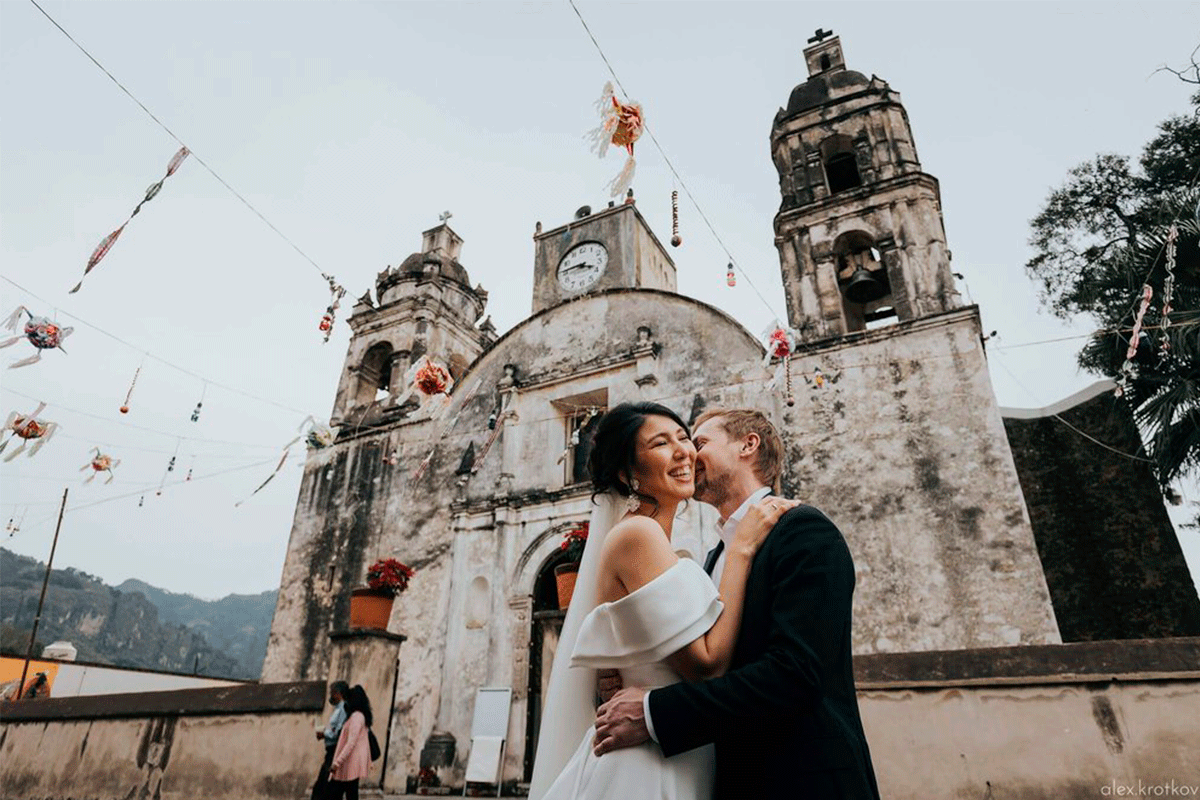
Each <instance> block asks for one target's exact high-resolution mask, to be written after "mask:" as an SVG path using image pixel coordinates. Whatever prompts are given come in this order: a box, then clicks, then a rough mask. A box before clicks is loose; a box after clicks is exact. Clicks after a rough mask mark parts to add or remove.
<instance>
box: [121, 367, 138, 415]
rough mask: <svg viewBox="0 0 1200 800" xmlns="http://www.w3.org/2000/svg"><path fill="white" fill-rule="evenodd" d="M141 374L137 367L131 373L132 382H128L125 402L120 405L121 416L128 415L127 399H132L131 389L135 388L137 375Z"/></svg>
mask: <svg viewBox="0 0 1200 800" xmlns="http://www.w3.org/2000/svg"><path fill="white" fill-rule="evenodd" d="M141 372H142V368H141V366H139V367H138V368H137V369H136V370H135V371H134V373H133V380H132V381H130V382H129V391H128V392H126V393H125V402H124V404H122V405H121V413H122V414H128V413H129V398H131V397H133V387H134V386H137V379H138V375H140V374H141Z"/></svg>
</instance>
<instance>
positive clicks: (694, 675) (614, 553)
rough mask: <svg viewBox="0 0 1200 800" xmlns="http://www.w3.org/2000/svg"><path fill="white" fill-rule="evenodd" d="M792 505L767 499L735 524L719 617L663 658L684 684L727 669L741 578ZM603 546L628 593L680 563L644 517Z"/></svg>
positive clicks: (619, 529) (653, 524) (736, 622)
mask: <svg viewBox="0 0 1200 800" xmlns="http://www.w3.org/2000/svg"><path fill="white" fill-rule="evenodd" d="M794 505H796V503H795V501H790V500H782V499H781V498H777V497H776V498H770V500H768V501H763V502H761V503H759V504H757V505H755V506H754V507H752V508H751V509H750V512H749V513H748V514H746V518H745V519H743V520H742V521H741V522H740V523H739V524H738V527H737V533H736V535H735V537H734V541H733V543H732V544H731V545H730V546H729V547H728V548H727V550H726V556H725V570H724V572H723V573H722V575H721V586H720V595H721V600H722V602H723V603H724V605H725V609H724V611H723V612H722V613H721V616H720V617H718V618H717V621H716V622H715V623H713V626H712V627H711V628H709V629H708V631H706V632H705V633H704V634H703V635H702V636H700V637H698V638H697V639H695V640H694V641H692V642H691V643H690V644H688V645H686V646H685V647H683V648H681V649H680V650H679V651H678V652H676V653H674V654H672V655H670V656H668V657H667V663H668V664H670V665H671V667H672V668H674V669H675V671H676V672H678V673H679V674H680V675H682V676H683V677H684V678H685V679H686V680H704V679H706V678H712V677H716V676H718V675H723V674H725V670H726V669H728V668H729V663H730V661H731V660H732V659H733V648H734V645H735V644H736V643H737V635H738V628H739V627H740V626H741V623H742V603H743V600H744V599H745V596H746V578H747V577H748V576H749V574H750V565H751V564H752V563H753V561H754V554H755V553H757V552H758V548H759V546H760V545H761V544H762V543H763V541H764V540H765V539H766V537H767V534H768V533H770V531H771V528H772V527H774V525H775V523H776V522H777V521H778V520H779V517H780V516H782V515H783V513H784V512H785V511H787V510H788V509H790V508H792V507H793V506H794ZM604 546H605V552H604V555H603V556H602V558H603V559H604V561H605V562H606V563H607V564H608V565H610V568H611V569H612V570H613V572H614V573H615V574H616V576H617V579H618V580H619V581H620V582H621V585H622V586H623V587H624V588H625V590H626V592H630V593H632V592H634V591H636V590H637V589H640V588H641V587H642V586H645V585H646V584H647V583H649V582H650V581H652V580H654V579H655V578H657V577H658V576H659V575H662V574H663V573H664V572H666V571H667V570H668V569H670V568H671V567H672V566H674V565H675V563H676V562H677V561H679V557H678V556H676V555H675V553H673V552H672V551H671V544H670V542H669V541H668V540H667V537H666V536H664V535H663V532H662V528H661V527H659V525H658V523H657V522H655V521H654V520H652V519H649V518H647V517H634V518H631V519H628V520H626V521H625V522H623V523H621V524H620V525H618V526H617V527H615V528H613V530H612V531H611V532H610V533H609V536H608V540H607V541H606V542H605V545H604Z"/></svg>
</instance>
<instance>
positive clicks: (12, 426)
mask: <svg viewBox="0 0 1200 800" xmlns="http://www.w3.org/2000/svg"><path fill="white" fill-rule="evenodd" d="M45 408H46V404H45V403H39V404H38V407H37V408H36V409H34V411H33V413H32V414H25V415H22V414H18V413H17V412H16V411H14V412H12V413H11V414H9V415H8V419H7V420H5V422H4V431H3V433H5V434H8V433H9V432H10V431H11V434H9V436H8V438H7V439H6V440H5V441H4V442H3V443H0V453H3V452H4V449H5V448H6V447H8V443H9V442H11V441H12V437H13V436H16V437H17V438H19V439H21V445H20V447H18V448H17V449H16V450H13V451H12V453H10V454H9V456H8V458H6V459H4V460H5V461H12V460H13V459H14V458H16V457H17V456H19V455H21V453H23V452H24V451H25V447H26V446H27V445H28V444H29V443H30V442H34V445H33V446H32V447H30V448H29V457H30V458H33V457H34V456H35V455H37V451H38V450H41V449H42V445H44V444H46V442H48V441H50V437H52V436H54V432H55V431H57V430H58V423H57V422H50V421H49V420H39V419H38V418H37V417H38V414H41V413H42V410H43V409H45Z"/></svg>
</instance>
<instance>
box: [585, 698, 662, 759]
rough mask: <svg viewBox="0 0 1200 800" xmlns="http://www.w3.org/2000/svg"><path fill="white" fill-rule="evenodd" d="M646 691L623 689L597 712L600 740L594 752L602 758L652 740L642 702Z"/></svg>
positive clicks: (596, 740)
mask: <svg viewBox="0 0 1200 800" xmlns="http://www.w3.org/2000/svg"><path fill="white" fill-rule="evenodd" d="M645 696H646V690H645V689H641V688H638V687H636V686H635V687H631V688H629V689H622V690H621V691H619V692H617V693H616V694H615V695H613V697H612V699H611V700H609V701H608V702H607V703H605V704H604V705H602V706H600V709H599V710H598V711H597V712H596V738H595V739H594V740H593V741H592V752H594V753H595V754H596V755H598V756H602V755H604V754H605V753H608V752H611V751H613V750H619V749H621V748H622V747H633V746H634V745H639V744H641V743H642V742H647V741H649V740H650V731H648V730H647V729H646V715H645V710H644V707H643V705H642V701H643V699H644V698H645Z"/></svg>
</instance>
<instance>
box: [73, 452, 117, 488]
mask: <svg viewBox="0 0 1200 800" xmlns="http://www.w3.org/2000/svg"><path fill="white" fill-rule="evenodd" d="M120 463H121V459H119V458H113V457H112V456H106V455H104V454H103V453H101V452H100V448H99V447H93V448H92V459H91V461H89V462H88V463H86V464H84V465H83V466H82V467H80V468H79V471H80V472H83V471H84V470H89V469H90V470H91V471H92V474H91V475H88V476H87V480H85V481H84V483H91V482H92V481H93V480H95V479H96V476H97V475H98V474H100V473H101V472H107V473H108V480H106V481H105V482H104V485H105V486H107V485H108V484H110V483H112V482H113V473H112V471H113V467H115V466H117V465H118V464H120Z"/></svg>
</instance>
